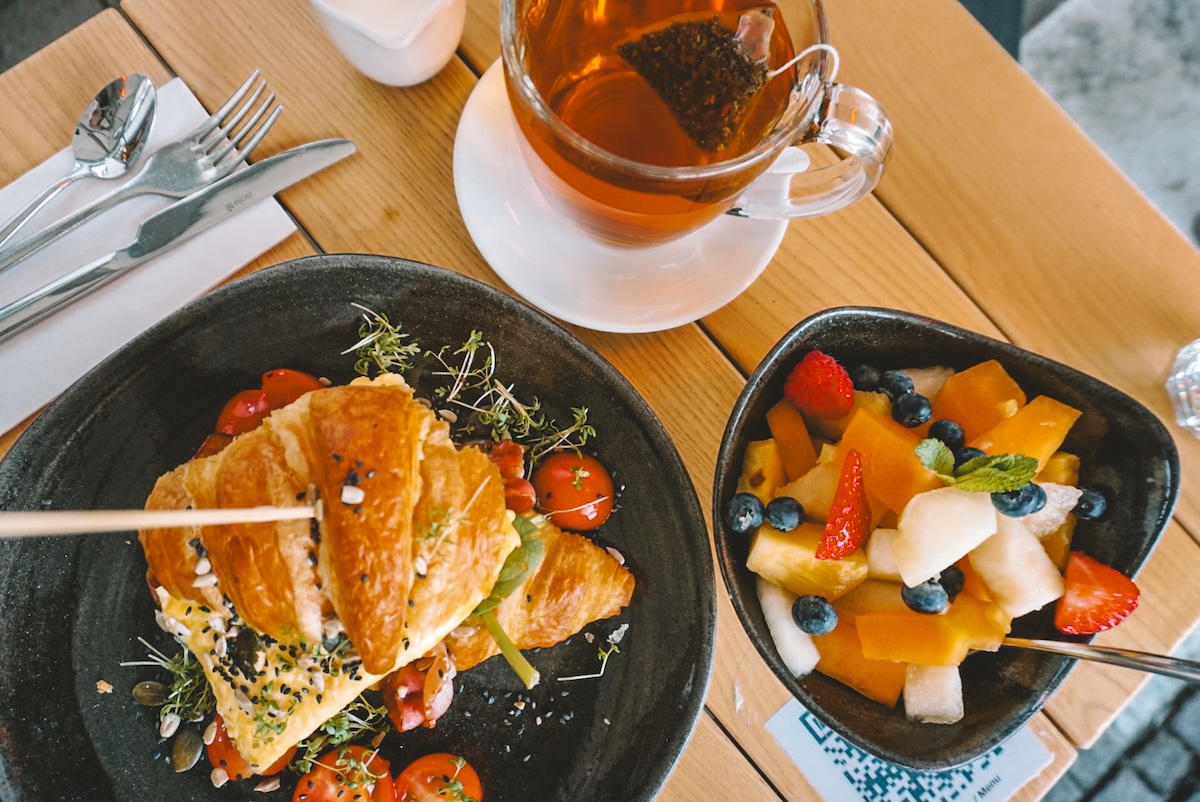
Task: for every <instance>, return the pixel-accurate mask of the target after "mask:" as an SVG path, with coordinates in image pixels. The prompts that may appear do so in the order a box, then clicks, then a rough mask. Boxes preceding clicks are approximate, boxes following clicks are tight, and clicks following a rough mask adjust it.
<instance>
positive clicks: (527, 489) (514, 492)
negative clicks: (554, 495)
mask: <svg viewBox="0 0 1200 802" xmlns="http://www.w3.org/2000/svg"><path fill="white" fill-rule="evenodd" d="M536 505H537V491H536V490H535V489H534V488H533V483H532V482H530V481H529V480H528V479H521V478H520V477H518V478H516V479H508V480H507V481H505V482H504V506H505V507H507V508H508V509H510V510H512V511H513V512H529V511H530V510H532V509H533V508H534V507H535V506H536Z"/></svg>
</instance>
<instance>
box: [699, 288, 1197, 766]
mask: <svg viewBox="0 0 1200 802" xmlns="http://www.w3.org/2000/svg"><path fill="white" fill-rule="evenodd" d="M814 348H815V349H818V350H820V351H823V352H825V353H828V354H830V355H831V356H833V357H835V358H836V359H838V360H839V361H840V362H842V363H843V364H845V365H853V364H855V363H859V362H865V363H869V364H872V365H875V366H877V367H879V368H880V369H888V368H908V367H922V366H930V365H947V366H950V367H953V368H956V369H963V368H966V367H969V366H971V365H974V364H976V363H979V362H982V361H985V360H988V359H996V360H998V361H999V362H1000V363H1001V364H1002V365H1003V366H1004V367H1005V369H1006V370H1007V371H1008V372H1009V373H1010V374H1011V375H1012V377H1013V378H1014V379H1016V381H1017V382H1018V383H1019V384H1020V385H1021V387H1022V388H1023V389H1024V390H1025V392H1026V394H1027V395H1028V396H1029V397H1031V398H1032V397H1033V396H1035V395H1048V396H1051V397H1052V398H1055V399H1058V400H1059V401H1062V402H1064V403H1067V404H1070V405H1071V406H1073V407H1075V408H1076V409H1079V410H1081V411H1082V412H1083V415H1082V416H1081V417H1080V419H1079V420H1078V421H1077V422H1076V424H1075V426H1074V427H1073V428H1072V430H1071V433H1070V435H1069V437H1068V438H1067V441H1066V443H1065V444H1064V446H1063V447H1064V449H1065V450H1067V451H1071V452H1073V453H1075V454H1078V455H1079V456H1080V458H1081V460H1082V465H1081V474H1080V483H1081V484H1085V485H1090V486H1093V487H1097V488H1100V489H1102V490H1103V492H1104V494H1105V495H1106V496H1107V499H1108V510H1107V512H1106V513H1105V515H1104V516H1102V517H1101V518H1100V519H1099V520H1095V521H1080V522H1079V524H1078V526H1077V527H1076V530H1075V539H1074V541H1073V546H1072V547H1073V548H1075V549H1079V550H1082V551H1085V552H1086V553H1088V554H1089V555H1091V556H1092V557H1095V558H1096V559H1098V560H1100V561H1101V562H1104V563H1107V564H1109V565H1112V566H1113V567H1115V568H1116V569H1118V570H1119V571H1121V572H1123V573H1125V574H1127V575H1130V576H1133V575H1136V574H1137V572H1138V570H1139V569H1140V568H1141V566H1142V564H1143V563H1144V562H1145V561H1146V558H1147V557H1148V556H1149V554H1150V552H1151V550H1152V549H1153V548H1154V545H1155V543H1156V542H1157V540H1158V538H1159V535H1160V534H1161V533H1162V531H1163V529H1164V528H1165V527H1166V525H1167V523H1168V521H1169V520H1170V517H1171V511H1172V510H1173V509H1174V506H1175V500H1176V497H1177V495H1178V492H1179V457H1178V454H1177V452H1176V449H1175V445H1174V443H1173V441H1172V440H1171V436H1170V435H1169V434H1168V432H1167V430H1166V428H1165V427H1164V426H1163V425H1162V424H1161V423H1160V422H1159V420H1158V419H1157V418H1156V417H1155V416H1154V415H1153V414H1151V413H1150V411H1149V410H1147V409H1146V408H1145V407H1144V406H1142V405H1141V404H1139V403H1138V402H1137V401H1135V400H1133V399H1132V398H1130V397H1129V396H1127V395H1125V394H1124V393H1122V392H1120V391H1119V390H1116V389H1114V388H1113V387H1110V386H1109V385H1107V384H1105V383H1103V382H1101V381H1099V380H1097V379H1095V378H1093V377H1091V376H1088V375H1086V374H1083V373H1080V372H1079V371H1077V370H1074V369H1073V368H1069V367H1067V366H1066V365H1062V364H1060V363H1058V362H1054V361H1052V360H1049V359H1046V358H1045V357H1041V356H1038V355H1036V354H1033V353H1030V352H1029V351H1025V350H1023V349H1021V348H1017V347H1015V346H1013V345H1010V344H1008V343H1004V342H1000V341H998V340H994V339H991V338H990V337H985V336H983V335H980V334H977V333H975V332H972V331H968V330H966V329H961V328H958V327H955V326H951V325H949V324H946V323H941V322H938V321H936V320H933V319H930V318H926V317H921V316H919V315H913V314H909V313H906V312H898V311H893V310H888V309H873V308H865V307H843V308H838V309H829V310H826V311H824V312H820V313H818V314H816V315H813V316H812V317H810V318H808V319H807V320H804V321H803V322H801V323H800V324H799V325H797V326H796V327H795V328H793V329H792V330H791V331H790V332H788V334H787V335H786V336H785V337H784V338H783V339H782V340H780V342H779V343H778V344H777V345H776V346H775V347H774V348H772V349H771V352H770V353H769V354H767V356H766V358H765V359H764V360H763V361H762V364H760V365H759V366H758V368H757V370H755V372H754V374H753V375H752V376H751V377H750V379H749V381H748V382H747V383H746V387H745V389H744V390H743V391H742V394H741V397H740V398H739V399H738V401H737V404H736V405H735V406H734V409H733V414H732V416H731V417H730V419H729V423H728V425H727V426H726V428H725V434H724V437H723V439H722V441H721V450H720V454H719V456H718V459H717V472H716V481H715V483H714V487H713V505H714V509H713V520H714V522H715V530H714V531H715V536H716V546H717V554H718V557H719V560H720V564H721V572H722V574H723V575H724V577H725V584H726V586H727V587H728V589H729V593H730V595H731V596H732V597H733V604H734V607H735V608H736V609H737V612H738V617H739V618H740V619H741V622H742V626H744V627H745V628H746V632H747V633H748V634H749V635H750V639H751V640H752V641H753V642H754V645H755V646H756V647H757V648H758V651H759V654H761V655H762V657H763V659H764V660H766V661H767V663H768V665H770V666H771V669H772V670H773V671H774V672H775V675H776V676H777V677H779V679H780V681H781V682H783V684H784V685H786V686H787V688H788V690H790V691H791V692H792V694H793V695H794V696H795V697H796V699H797V700H799V701H800V703H801V704H803V705H804V706H805V707H807V708H808V709H809V710H811V711H812V712H813V713H814V714H815V715H816V716H817V717H818V718H820V719H821V720H822V721H823V722H825V723H826V724H827V725H828V726H829V727H830V728H832V729H833V730H834V731H836V732H837V733H838V734H840V735H841V736H842V737H844V738H845V739H846V740H848V741H849V742H851V743H853V744H855V745H856V746H858V747H860V748H862V749H864V750H866V751H867V752H870V753H872V754H874V755H877V756H878V757H880V758H883V759H884V760H888V761H891V762H893V763H899V764H902V765H905V766H908V767H911V768H915V769H922V770H934V769H945V768H950V767H952V766H956V765H960V764H962V763H966V762H968V761H970V760H972V759H974V758H976V757H978V756H980V755H982V754H984V753H986V752H987V751H988V750H990V749H992V748H993V747H995V746H997V745H998V744H1000V743H1001V742H1002V741H1004V740H1005V739H1006V738H1008V737H1009V736H1010V735H1012V734H1013V733H1015V732H1016V731H1017V730H1018V729H1020V728H1021V726H1022V725H1024V724H1025V723H1026V722H1027V721H1028V720H1029V719H1030V717H1032V716H1033V714H1034V713H1036V712H1037V711H1038V710H1039V709H1041V707H1042V705H1044V704H1045V703H1046V701H1047V700H1048V699H1049V698H1050V696H1051V694H1053V693H1054V691H1055V689H1056V688H1057V687H1058V686H1059V684H1061V683H1062V681H1063V679H1065V678H1066V676H1067V674H1068V673H1069V671H1070V669H1071V667H1072V665H1073V664H1074V661H1073V660H1070V659H1068V658H1064V657H1055V656H1051V655H1044V654H1036V653H1033V652H1026V651H1021V650H1017V649H1001V650H1000V651H999V652H996V653H986V652H984V653H978V654H973V655H971V656H969V657H968V658H967V660H966V661H965V662H964V663H963V664H962V678H963V696H964V699H965V707H966V711H965V715H964V717H963V719H962V720H961V721H959V722H958V723H956V724H950V725H937V724H918V723H913V722H909V721H907V720H906V719H905V716H904V712H903V710H902V709H901V707H902V706H901V707H897V708H896V709H891V708H888V707H885V706H884V705H882V704H879V703H877V702H874V701H872V700H870V699H867V698H866V697H864V696H860V695H859V694H858V693H857V692H855V691H853V690H851V689H850V688H849V687H847V686H845V685H842V684H841V683H839V682H837V681H835V680H832V679H829V678H828V677H826V676H824V675H822V674H820V673H819V672H813V673H812V674H810V675H809V676H808V677H805V678H803V679H800V680H796V679H794V678H793V677H792V676H791V673H790V672H789V671H788V669H787V668H786V666H784V664H783V661H782V660H781V659H780V658H779V655H778V654H777V653H776V651H775V647H774V644H773V642H772V640H771V635H770V632H769V631H768V630H767V625H766V622H765V621H764V619H763V614H762V609H761V607H760V606H759V602H758V595H757V592H756V590H755V575H754V574H753V573H752V572H751V571H750V570H749V569H747V568H746V557H747V554H748V552H749V540H748V539H747V537H746V536H745V535H738V534H735V533H734V532H732V531H730V530H729V528H728V527H727V526H726V525H725V523H724V518H725V515H724V509H725V505H726V504H727V503H728V501H729V499H730V498H731V497H732V496H733V494H734V493H735V492H736V486H737V481H738V476H739V473H740V471H741V465H742V458H743V455H744V453H745V448H746V444H747V443H748V442H749V441H751V440H761V439H764V438H766V437H769V436H770V434H769V431H768V429H767V425H766V412H767V410H768V409H770V407H771V406H772V405H773V404H774V403H775V402H776V401H778V400H779V399H780V398H782V397H783V385H784V381H785V379H786V378H787V374H788V372H789V371H790V370H791V368H792V366H793V365H795V363H796V362H798V361H799V360H800V358H801V357H802V356H803V355H804V354H805V353H806V352H808V351H809V350H811V349H814ZM1013 634H1014V635H1018V636H1022V637H1034V638H1055V637H1058V638H1062V637H1063V636H1062V635H1061V633H1059V632H1058V631H1057V630H1056V629H1055V628H1054V623H1053V605H1048V606H1047V607H1046V608H1044V609H1043V610H1041V611H1039V612H1037V613H1033V614H1030V615H1028V616H1024V617H1023V618H1021V619H1019V620H1018V621H1016V622H1014V631H1013Z"/></svg>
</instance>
